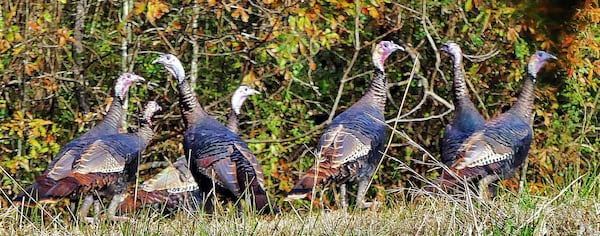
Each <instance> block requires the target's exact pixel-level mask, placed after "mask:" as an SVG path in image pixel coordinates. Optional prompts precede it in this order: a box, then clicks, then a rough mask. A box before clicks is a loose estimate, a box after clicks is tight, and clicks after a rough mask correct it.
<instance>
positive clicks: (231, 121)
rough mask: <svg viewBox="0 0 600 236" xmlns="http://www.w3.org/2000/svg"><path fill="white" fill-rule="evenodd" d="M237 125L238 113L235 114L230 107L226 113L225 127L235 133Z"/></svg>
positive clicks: (238, 122) (238, 123)
mask: <svg viewBox="0 0 600 236" xmlns="http://www.w3.org/2000/svg"><path fill="white" fill-rule="evenodd" d="M239 125H240V120H239V117H238V114H236V113H235V111H234V110H233V109H231V111H229V114H228V115H227V129H229V130H230V131H231V132H233V133H235V134H237V133H238V127H239Z"/></svg>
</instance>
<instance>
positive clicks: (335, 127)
mask: <svg viewBox="0 0 600 236" xmlns="http://www.w3.org/2000/svg"><path fill="white" fill-rule="evenodd" d="M397 49H401V47H400V46H398V45H396V44H395V43H393V42H390V41H383V42H380V43H379V44H378V45H377V46H376V48H375V51H374V53H373V57H372V59H373V64H374V66H375V74H374V75H373V80H372V81H371V85H370V86H369V88H368V90H367V92H366V93H365V95H363V97H362V98H361V99H359V100H358V101H357V102H356V103H354V104H353V105H352V106H351V107H350V108H348V109H347V110H346V111H344V112H342V113H341V114H339V115H338V116H337V117H335V118H334V119H333V120H332V122H331V124H329V126H327V128H326V129H325V131H324V132H323V135H322V136H321V138H320V139H319V142H318V144H317V147H316V150H315V155H316V159H317V160H316V164H315V165H314V166H313V167H311V168H310V169H309V170H308V171H306V174H305V175H304V176H302V177H301V178H300V180H298V182H297V183H296V185H295V186H294V188H292V190H291V191H290V192H289V193H288V195H287V199H301V198H305V197H312V195H311V193H313V191H314V189H315V188H316V187H327V186H328V185H330V184H332V183H336V184H339V185H340V195H341V196H340V198H341V199H340V201H341V205H342V207H343V208H344V209H346V208H347V207H348V203H347V197H346V192H347V190H346V183H348V182H358V191H357V197H356V203H357V206H358V207H368V206H370V203H367V202H365V201H364V196H365V194H366V190H367V188H368V185H369V184H370V181H371V178H372V176H373V174H374V173H375V171H376V170H377V167H378V165H379V162H380V161H381V157H382V155H383V147H384V139H385V135H386V125H385V119H384V115H383V113H384V109H385V102H386V93H387V81H386V78H385V71H384V67H383V63H384V61H385V59H386V58H387V57H388V56H389V55H390V54H391V53H392V52H394V51H395V50H397Z"/></svg>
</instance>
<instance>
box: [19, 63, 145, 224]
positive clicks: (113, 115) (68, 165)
mask: <svg viewBox="0 0 600 236" xmlns="http://www.w3.org/2000/svg"><path fill="white" fill-rule="evenodd" d="M143 80H144V79H143V78H142V77H140V76H137V75H135V74H132V73H123V74H122V75H121V76H119V78H118V79H117V81H116V84H115V88H114V89H115V95H114V97H113V102H112V104H111V107H110V109H109V111H108V113H107V114H106V116H104V119H102V121H100V122H99V123H98V124H97V125H96V126H94V127H93V128H92V129H90V130H89V131H88V132H86V133H84V134H83V135H81V136H79V137H78V138H76V139H73V140H72V141H70V142H69V143H67V144H66V145H64V146H63V147H62V148H61V149H60V150H59V152H58V154H57V155H56V157H55V158H54V159H53V160H52V162H51V163H50V164H49V165H48V167H47V168H46V170H44V172H43V173H42V175H41V176H40V177H38V178H37V179H36V181H35V182H34V183H33V184H31V185H30V186H28V187H27V188H25V190H24V191H23V192H22V193H20V194H18V195H17V196H15V197H14V198H13V200H12V201H13V202H14V203H17V204H25V205H29V206H33V205H35V203H36V202H37V201H38V200H40V196H46V195H47V192H48V191H49V190H50V189H52V188H53V187H55V186H56V185H57V184H58V181H59V180H61V179H63V178H65V177H66V176H68V175H69V174H70V173H72V172H73V171H74V168H75V166H76V165H77V163H78V162H79V161H80V158H81V156H82V155H83V154H84V152H86V150H87V149H88V148H89V147H91V146H93V144H94V142H96V141H98V140H99V139H100V138H102V137H104V136H110V135H115V134H118V133H119V128H120V127H121V125H120V124H121V119H122V116H123V113H124V109H123V100H124V97H125V95H126V94H127V91H128V90H129V87H130V85H131V84H132V83H134V82H137V81H143ZM79 197H80V196H78V195H77V194H73V195H70V197H69V198H70V200H71V202H72V203H78V202H79ZM46 200H48V199H46ZM92 200H93V199H92V197H91V196H89V197H86V202H84V205H86V206H89V205H90V204H91V201H92ZM76 205H77V204H72V207H71V208H73V209H72V210H75V208H76V207H75V206H76ZM88 210H89V207H88V208H86V207H82V210H81V211H80V215H82V216H85V215H87V211H88Z"/></svg>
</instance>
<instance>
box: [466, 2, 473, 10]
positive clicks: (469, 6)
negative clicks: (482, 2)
mask: <svg viewBox="0 0 600 236" xmlns="http://www.w3.org/2000/svg"><path fill="white" fill-rule="evenodd" d="M471 9H473V0H467V2H465V11H470V10H471Z"/></svg>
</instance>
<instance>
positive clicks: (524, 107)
mask: <svg viewBox="0 0 600 236" xmlns="http://www.w3.org/2000/svg"><path fill="white" fill-rule="evenodd" d="M533 80H534V79H533V77H532V76H531V75H528V76H527V78H526V79H525V84H524V85H523V88H522V89H521V94H519V99H518V100H517V102H516V103H515V104H514V105H513V106H512V107H511V108H510V110H508V112H510V113H512V114H515V115H517V116H518V117H520V118H521V119H523V120H524V121H525V122H527V123H531V121H532V120H531V115H532V111H533V101H534V100H535V93H534V91H533V90H534V89H535V82H533Z"/></svg>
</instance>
